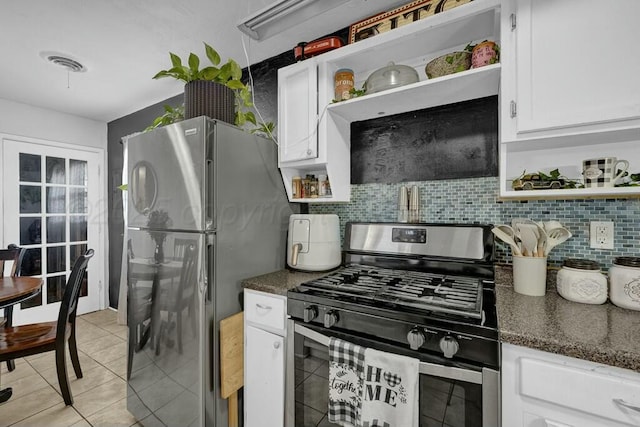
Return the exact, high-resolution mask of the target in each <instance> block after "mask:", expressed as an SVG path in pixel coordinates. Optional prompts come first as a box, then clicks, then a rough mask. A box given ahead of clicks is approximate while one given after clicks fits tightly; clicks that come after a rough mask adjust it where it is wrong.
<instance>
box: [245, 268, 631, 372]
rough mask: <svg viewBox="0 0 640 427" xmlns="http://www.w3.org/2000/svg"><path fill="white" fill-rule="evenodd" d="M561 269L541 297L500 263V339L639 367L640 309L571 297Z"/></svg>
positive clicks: (272, 276) (297, 279)
mask: <svg viewBox="0 0 640 427" xmlns="http://www.w3.org/2000/svg"><path fill="white" fill-rule="evenodd" d="M328 273H330V272H302V271H294V270H284V269H283V270H278V271H275V272H273V273H269V274H263V275H261V276H257V277H252V278H249V279H245V280H244V281H243V282H242V286H243V287H244V288H247V289H253V290H257V291H262V292H268V293H273V294H278V295H286V294H287V291H288V290H289V289H292V288H294V287H296V286H298V285H299V284H301V283H303V282H306V281H309V280H313V279H316V278H318V277H321V276H324V275H326V274H328ZM556 273H557V270H553V269H549V274H548V277H547V293H546V295H545V296H543V297H530V296H526V295H521V294H518V293H516V292H514V290H513V277H512V275H511V268H510V267H509V266H500V265H499V266H496V303H497V311H498V327H499V329H500V340H501V341H502V342H504V343H509V344H515V345H521V346H524V347H530V348H534V349H538V350H542V351H547V352H550V353H557V354H562V355H565V356H570V357H576V358H578V359H583V360H589V361H592V362H597V363H603V364H606V365H612V366H617V367H620V368H627V369H632V370H635V371H638V372H640V332H639V331H640V312H638V311H633V310H627V309H623V308H619V307H616V306H615V305H613V304H611V303H610V302H607V303H605V304H601V305H591V304H580V303H576V302H571V301H568V300H566V299H564V298H562V297H561V296H560V295H558V294H557V293H556V291H555V277H556Z"/></svg>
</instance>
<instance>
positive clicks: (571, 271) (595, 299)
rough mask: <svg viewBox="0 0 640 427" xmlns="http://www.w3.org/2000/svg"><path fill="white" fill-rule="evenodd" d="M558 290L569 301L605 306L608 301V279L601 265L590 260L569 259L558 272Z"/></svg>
mask: <svg viewBox="0 0 640 427" xmlns="http://www.w3.org/2000/svg"><path fill="white" fill-rule="evenodd" d="M556 288H557V290H558V293H559V294H560V295H561V296H562V297H564V298H566V299H568V300H569V301H574V302H581V303H584V304H603V303H604V302H606V301H607V277H606V276H605V275H604V274H602V272H601V271H600V264H598V263H597V262H596V261H591V260H588V259H578V258H567V259H565V260H564V262H563V263H562V268H561V269H560V271H558V277H557V283H556Z"/></svg>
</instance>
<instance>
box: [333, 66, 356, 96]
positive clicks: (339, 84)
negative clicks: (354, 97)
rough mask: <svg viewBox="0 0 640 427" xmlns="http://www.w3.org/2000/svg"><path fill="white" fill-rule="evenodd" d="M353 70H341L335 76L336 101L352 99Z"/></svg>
mask: <svg viewBox="0 0 640 427" xmlns="http://www.w3.org/2000/svg"><path fill="white" fill-rule="evenodd" d="M353 85H354V82H353V70H350V69H348V68H341V69H339V70H338V71H336V74H335V76H334V89H335V94H334V95H335V100H336V101H344V100H345V99H349V98H351V93H350V91H351V89H353Z"/></svg>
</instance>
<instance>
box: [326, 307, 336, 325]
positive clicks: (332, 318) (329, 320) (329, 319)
mask: <svg viewBox="0 0 640 427" xmlns="http://www.w3.org/2000/svg"><path fill="white" fill-rule="evenodd" d="M337 322H338V313H336V312H335V311H333V310H330V311H327V312H326V313H325V314H324V327H325V328H330V327H332V326H333V325H335V324H336V323H337Z"/></svg>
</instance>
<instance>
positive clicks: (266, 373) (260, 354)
mask: <svg viewBox="0 0 640 427" xmlns="http://www.w3.org/2000/svg"><path fill="white" fill-rule="evenodd" d="M285 318H286V297H284V296H280V295H272V294H267V293H264V292H258V291H253V290H249V289H245V325H244V326H245V327H244V331H245V335H244V425H245V426H247V427H282V426H283V425H284V394H285V360H286V358H285V336H286V329H285V328H286V326H285V325H286V323H285V322H284V319H285Z"/></svg>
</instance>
